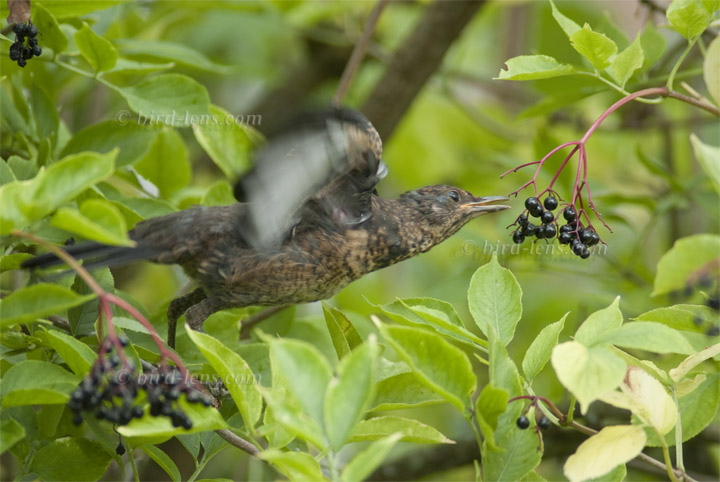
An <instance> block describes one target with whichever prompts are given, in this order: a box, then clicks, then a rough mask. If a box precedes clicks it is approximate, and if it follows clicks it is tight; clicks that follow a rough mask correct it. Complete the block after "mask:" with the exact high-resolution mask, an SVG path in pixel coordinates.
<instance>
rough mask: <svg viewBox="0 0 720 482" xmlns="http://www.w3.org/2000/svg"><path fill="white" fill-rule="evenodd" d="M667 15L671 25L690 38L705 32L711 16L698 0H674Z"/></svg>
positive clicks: (666, 12)
mask: <svg viewBox="0 0 720 482" xmlns="http://www.w3.org/2000/svg"><path fill="white" fill-rule="evenodd" d="M665 15H666V16H667V19H668V22H670V25H672V26H673V28H674V29H675V30H676V31H677V32H678V33H679V34H680V35H682V36H683V37H685V38H686V39H688V40H691V39H693V38H695V37H697V36H698V35H700V34H701V33H703V32H704V31H705V29H706V28H708V26H709V25H710V16H709V15H708V12H707V10H705V8H704V7H703V5H702V4H701V3H700V2H699V1H698V0H673V2H672V3H671V4H670V6H668V8H667V10H666V11H665Z"/></svg>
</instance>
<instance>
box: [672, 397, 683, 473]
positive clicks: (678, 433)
mask: <svg viewBox="0 0 720 482" xmlns="http://www.w3.org/2000/svg"><path fill="white" fill-rule="evenodd" d="M672 396H673V402H675V410H677V413H678V418H677V422H675V465H677V468H678V469H680V470H682V471H683V472H684V471H685V462H684V461H683V446H682V441H683V435H682V420H681V418H680V404H679V403H678V399H677V392H676V391H675V387H672Z"/></svg>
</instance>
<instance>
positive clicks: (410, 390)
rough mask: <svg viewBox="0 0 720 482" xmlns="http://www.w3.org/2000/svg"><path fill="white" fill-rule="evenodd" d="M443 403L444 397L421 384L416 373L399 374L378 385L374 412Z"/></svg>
mask: <svg viewBox="0 0 720 482" xmlns="http://www.w3.org/2000/svg"><path fill="white" fill-rule="evenodd" d="M442 401H443V399H442V397H440V396H439V395H437V394H436V393H435V392H433V391H432V390H430V389H429V388H428V387H427V386H425V385H424V384H423V383H421V382H420V381H419V380H418V379H417V378H416V377H415V374H414V373H399V374H397V375H394V376H391V377H388V378H385V379H384V380H381V381H380V382H378V383H377V386H376V396H375V400H374V401H373V403H372V410H378V411H387V410H402V409H406V408H409V407H421V406H424V405H433V404H437V403H442Z"/></svg>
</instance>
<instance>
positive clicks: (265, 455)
mask: <svg viewBox="0 0 720 482" xmlns="http://www.w3.org/2000/svg"><path fill="white" fill-rule="evenodd" d="M260 458H261V459H262V460H265V461H267V462H270V463H271V464H273V465H274V466H275V468H277V469H278V471H279V472H280V473H281V474H283V475H285V476H286V477H287V478H288V479H290V480H293V481H294V480H298V481H309V482H314V481H322V480H326V479H325V477H324V476H323V473H322V470H321V469H320V464H319V463H318V461H317V460H316V459H315V457H313V456H312V455H310V454H308V453H305V452H283V451H281V450H277V449H267V450H263V452H262V453H261V454H260Z"/></svg>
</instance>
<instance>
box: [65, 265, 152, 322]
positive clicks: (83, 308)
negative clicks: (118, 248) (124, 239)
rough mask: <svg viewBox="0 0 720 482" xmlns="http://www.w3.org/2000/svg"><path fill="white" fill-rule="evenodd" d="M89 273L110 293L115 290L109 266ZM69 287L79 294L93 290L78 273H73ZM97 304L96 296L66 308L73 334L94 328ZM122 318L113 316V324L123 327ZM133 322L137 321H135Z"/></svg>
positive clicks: (96, 317)
mask: <svg viewBox="0 0 720 482" xmlns="http://www.w3.org/2000/svg"><path fill="white" fill-rule="evenodd" d="M90 274H92V276H93V278H95V281H97V282H98V284H99V285H100V287H101V288H102V289H104V290H105V291H108V292H110V293H114V292H115V280H114V279H113V275H112V273H111V272H110V268H107V267H105V268H100V269H96V270H93V271H91V272H90ZM71 288H72V290H73V291H75V292H76V293H78V294H80V295H88V294H91V293H92V292H93V291H92V290H91V289H90V288H89V287H88V285H87V283H85V281H83V279H82V278H80V276H78V275H75V280H74V281H73V284H72V286H71ZM99 306H100V301H99V300H98V299H97V298H93V299H91V300H90V301H87V302H85V303H83V304H82V305H78V306H75V307H73V308H70V309H69V310H68V322H69V323H70V330H71V332H72V334H73V335H75V336H77V335H87V334H90V333H92V332H93V330H94V329H95V327H94V325H95V321H96V320H97V319H98V307H99ZM122 320H123V318H122V317H120V316H115V317H114V318H113V321H114V323H115V326H117V327H119V328H122V329H124V328H125V327H124V326H123V325H122V324H121V323H122ZM133 321H134V320H133ZM135 323H138V322H137V321H135ZM138 324H139V323H138Z"/></svg>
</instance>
